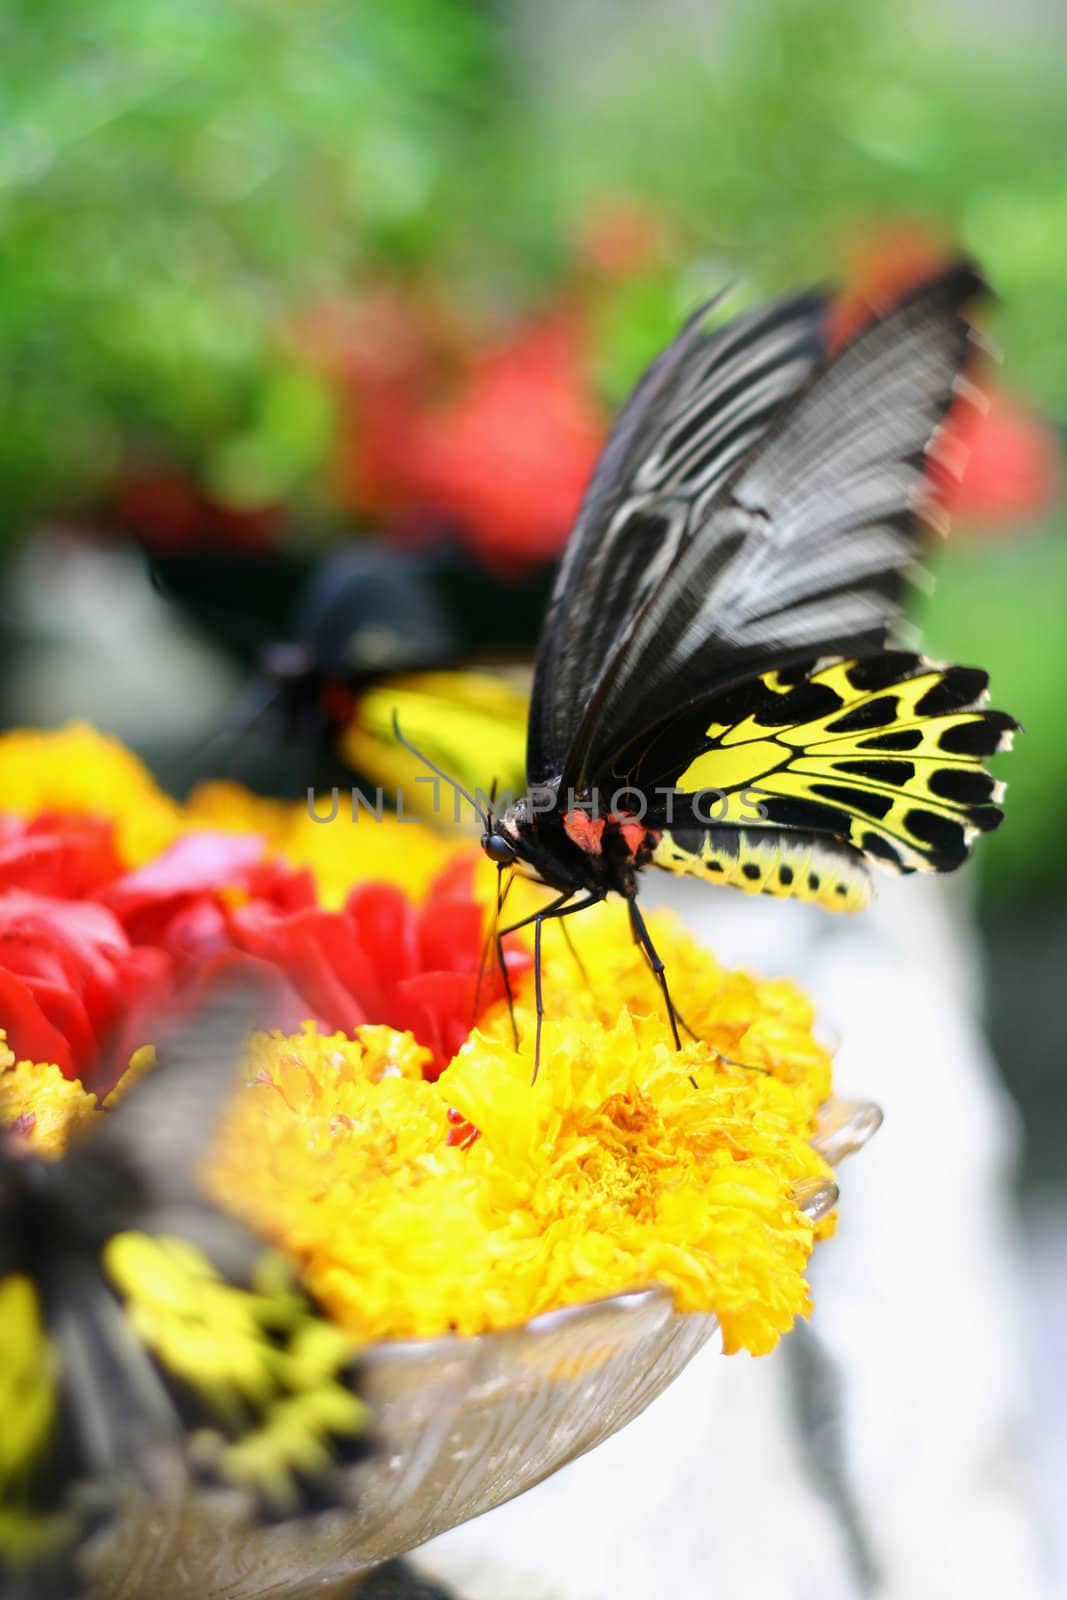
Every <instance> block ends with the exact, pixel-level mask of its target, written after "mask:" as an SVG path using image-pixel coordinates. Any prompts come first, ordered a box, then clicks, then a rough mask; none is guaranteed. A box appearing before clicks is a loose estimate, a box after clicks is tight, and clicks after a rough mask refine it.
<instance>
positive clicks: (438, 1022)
mask: <svg viewBox="0 0 1067 1600" xmlns="http://www.w3.org/2000/svg"><path fill="white" fill-rule="evenodd" d="M476 982H477V979H476V978H475V977H472V976H470V975H467V974H456V973H453V972H423V973H420V974H419V975H418V976H417V977H414V978H407V979H405V981H404V982H403V983H402V984H400V985H399V989H400V994H401V996H402V998H403V1001H404V1003H405V1009H406V1015H405V1017H404V1020H403V1022H402V1023H401V1024H398V1025H399V1026H404V1027H407V1028H409V1029H410V1030H411V1032H412V1033H413V1034H414V1035H415V1037H416V1039H417V1040H418V1041H419V1043H420V1044H424V1045H426V1047H427V1048H428V1049H429V1050H432V1051H433V1056H434V1060H433V1064H432V1066H431V1067H426V1068H424V1069H423V1072H424V1076H425V1077H427V1078H428V1079H429V1080H430V1081H431V1082H433V1081H434V1080H435V1079H436V1078H438V1077H440V1075H441V1073H442V1072H443V1071H444V1070H445V1068H446V1067H447V1066H448V1063H449V1062H450V1061H451V1060H452V1057H453V1056H454V1055H455V1053H456V1051H457V1050H458V1049H459V1048H460V1046H461V1045H462V1044H464V1043H465V1042H466V1040H467V1039H468V1038H469V1037H470V1031H471V1023H472V1021H473V1017H474V990H475V984H476Z"/></svg>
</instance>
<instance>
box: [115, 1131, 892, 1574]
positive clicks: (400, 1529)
mask: <svg viewBox="0 0 1067 1600" xmlns="http://www.w3.org/2000/svg"><path fill="white" fill-rule="evenodd" d="M880 1122H881V1112H880V1111H879V1109H878V1107H877V1106H875V1105H872V1104H870V1103H869V1102H866V1101H844V1100H837V1099H834V1100H830V1101H828V1102H827V1104H826V1105H825V1106H824V1107H823V1109H822V1112H821V1114H820V1118H819V1124H818V1127H817V1129H816V1132H815V1135H814V1137H813V1139H812V1143H813V1145H814V1146H815V1148H816V1149H817V1150H819V1151H820V1153H821V1154H822V1155H824V1156H825V1158H826V1159H827V1160H828V1161H829V1162H830V1163H831V1164H833V1165H836V1164H837V1163H838V1162H839V1161H841V1160H843V1159H844V1158H845V1157H846V1156H848V1155H851V1154H852V1153H853V1152H854V1151H856V1150H859V1149H861V1148H862V1146H863V1145H864V1144H866V1142H867V1140H868V1139H869V1138H870V1137H871V1135H872V1134H873V1133H874V1132H875V1130H876V1129H877V1127H878V1125H879V1123H880ZM795 1192H796V1197H797V1201H798V1204H799V1205H800V1206H801V1208H802V1209H803V1210H804V1211H805V1212H806V1213H807V1215H808V1216H809V1217H811V1218H812V1219H813V1220H815V1219H818V1218H819V1217H821V1216H824V1215H825V1214H826V1212H828V1211H829V1210H830V1209H831V1208H832V1207H833V1206H834V1204H835V1203H836V1200H837V1186H836V1184H834V1183H832V1182H829V1181H820V1180H818V1179H811V1180H808V1181H807V1182H806V1183H805V1184H804V1185H803V1186H798V1188H797V1190H796V1191H795ZM717 1334H718V1323H717V1321H716V1318H715V1317H714V1316H711V1315H707V1314H701V1313H686V1314H681V1313H679V1312H676V1311H675V1310H674V1307H673V1304H672V1301H671V1296H670V1294H669V1292H668V1291H667V1290H666V1289H662V1288H651V1289H643V1290H637V1291H634V1292H633V1293H630V1294H621V1295H614V1296H612V1297H611V1298H610V1299H604V1300H597V1301H590V1302H586V1303H583V1304H581V1305H575V1306H568V1307H565V1308H564V1309H562V1310H559V1311H550V1312H547V1313H545V1314H544V1315H543V1316H539V1317H534V1318H533V1319H532V1320H531V1321H529V1322H526V1323H523V1324H522V1325H521V1326H519V1327H515V1328H508V1329H505V1330H503V1331H502V1332H499V1333H487V1334H482V1335H479V1336H478V1337H476V1338H460V1337H458V1336H456V1335H449V1336H447V1337H444V1338H440V1339H428V1340H418V1341H396V1342H389V1343H382V1344H378V1345H374V1346H372V1347H371V1348H370V1349H369V1350H367V1351H366V1352H365V1380H366V1395H367V1399H368V1402H369V1404H370V1405H371V1407H372V1409H373V1411H374V1415H375V1420H376V1434H377V1440H378V1449H377V1451H376V1453H375V1455H374V1456H373V1457H372V1459H371V1460H370V1461H368V1462H367V1463H366V1465H364V1466H362V1467H360V1468H359V1469H358V1473H359V1476H358V1478H357V1488H358V1498H357V1506H358V1509H356V1510H354V1511H353V1510H348V1509H346V1510H343V1511H337V1512H331V1513H328V1514H326V1515H323V1516H321V1517H318V1518H315V1519H314V1520H312V1521H310V1522H309V1523H308V1524H307V1525H306V1526H301V1527H299V1528H294V1527H293V1526H292V1525H286V1526H279V1527H263V1526H259V1525H254V1524H251V1523H249V1522H248V1520H247V1516H246V1512H245V1506H244V1502H243V1500H242V1499H241V1498H240V1497H238V1496H230V1495H227V1494H224V1493H213V1494H211V1495H205V1494H203V1493H200V1494H198V1495H196V1496H195V1497H190V1498H189V1499H188V1500H187V1501H185V1502H184V1503H182V1504H180V1505H177V1506H167V1507H165V1508H160V1509H153V1510H152V1511H138V1512H137V1513H136V1514H132V1513H131V1514H129V1515H127V1516H126V1517H124V1518H123V1520H122V1521H120V1522H119V1523H118V1524H117V1525H116V1526H114V1527H112V1528H110V1529H108V1530H107V1531H106V1532H105V1533H104V1534H103V1535H102V1536H100V1538H98V1539H97V1541H96V1542H95V1543H94V1545H93V1546H92V1547H91V1549H90V1551H89V1553H88V1558H87V1575H88V1577H89V1580H90V1586H91V1594H92V1596H93V1600H146V1597H148V1596H151V1597H152V1600H265V1597H268V1596H269V1597H270V1600H296V1597H298V1596H304V1595H308V1594H310V1593H311V1592H314V1594H315V1595H317V1596H321V1597H323V1600H326V1597H328V1596H331V1595H334V1594H336V1595H337V1596H341V1595H345V1594H348V1593H349V1592H350V1591H351V1589H352V1588H353V1586H354V1584H355V1583H356V1580H357V1579H358V1578H359V1576H360V1574H362V1573H365V1572H367V1571H369V1570H370V1569H371V1568H372V1567H374V1566H376V1565H378V1563H379V1562H382V1561H386V1560H389V1559H391V1558H392V1557H394V1556H398V1555H403V1554H404V1553H405V1552H406V1551H408V1550H412V1549H414V1548H415V1547H416V1546H417V1545H420V1544H423V1543H425V1541H426V1540H428V1539H432V1538H433V1537H434V1536H435V1535H436V1534H439V1533H444V1532H446V1531H447V1530H448V1529H449V1528H454V1527H456V1526H457V1525H458V1524H459V1523H461V1522H465V1521H466V1520H467V1519H468V1518H470V1517H476V1516H478V1515H480V1514H481V1513H482V1512H483V1511H488V1510H491V1509H492V1507H494V1506H498V1505H501V1504H503V1502H504V1501H505V1500H510V1499H512V1497H513V1496H515V1495H517V1494H521V1493H522V1492H523V1491H524V1490H525V1489H529V1488H532V1487H533V1485H534V1484H535V1483H539V1482H540V1481H541V1479H542V1478H546V1477H548V1476H549V1474H550V1473H552V1472H555V1471H557V1470H558V1469H559V1468H560V1467H562V1466H565V1465H566V1463H567V1462H568V1461H573V1460H574V1458H575V1457H576V1456H580V1455H583V1454H584V1453H585V1452H586V1451H587V1450H591V1449H593V1447H594V1446H595V1445H597V1444H600V1443H601V1442H602V1441H603V1440H604V1439H607V1438H608V1437H609V1436H610V1435H611V1434H613V1433H615V1432H617V1431H618V1429H619V1428H622V1427H625V1425H626V1423H628V1422H630V1421H632V1420H633V1418H634V1417H636V1416H638V1415H639V1413H640V1412H642V1411H643V1410H644V1409H645V1407H646V1406H647V1405H649V1404H650V1403H651V1402H652V1401H653V1400H655V1399H656V1397H657V1396H658V1395H660V1394H662V1392H663V1390H664V1389H665V1388H666V1387H667V1385H668V1384H669V1383H671V1382H672V1381H673V1379H674V1378H676V1377H677V1376H678V1374H679V1373H680V1372H681V1371H682V1369H683V1368H684V1367H685V1366H686V1364H687V1363H688V1362H689V1361H690V1360H691V1359H692V1357H693V1356H694V1355H695V1354H696V1353H697V1351H698V1350H700V1349H702V1348H703V1347H704V1346H705V1345H706V1344H707V1343H708V1341H709V1340H710V1339H712V1338H714V1337H716V1336H717Z"/></svg>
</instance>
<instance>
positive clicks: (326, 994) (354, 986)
mask: <svg viewBox="0 0 1067 1600" xmlns="http://www.w3.org/2000/svg"><path fill="white" fill-rule="evenodd" d="M262 850H263V841H262V840H261V839H260V838H258V837H257V836H255V835H251V834H228V833H221V832H213V831H210V830H204V831H201V832H197V833H190V834H187V835H185V836H183V837H182V838H180V839H179V840H177V842H176V843H175V844H173V845H172V846H171V847H170V849H169V850H167V851H165V852H164V854H163V855H161V856H159V857H158V859H156V860H155V861H152V862H150V863H149V864H148V865H146V866H144V867H141V868H139V869H137V870H136V871H132V872H123V871H122V870H121V868H120V865H119V862H118V859H117V857H116V855H115V852H114V846H113V842H112V829H111V825H110V824H108V823H104V822H98V821H95V820H93V819H91V818H89V819H87V818H77V819H70V818H62V817H40V818H38V819H36V820H35V821H34V822H33V823H30V824H26V823H23V822H19V821H15V820H12V819H6V820H5V819H0V1026H3V1027H4V1028H6V1030H7V1037H8V1043H9V1045H10V1047H11V1049H12V1050H13V1051H14V1052H15V1055H16V1057H17V1058H19V1059H29V1060H35V1061H52V1062H55V1063H56V1065H57V1066H59V1068H60V1069H61V1070H62V1072H63V1073H64V1074H65V1075H66V1076H67V1077H79V1078H81V1079H82V1081H83V1082H84V1083H85V1084H86V1085H87V1087H89V1088H91V1089H94V1090H97V1091H98V1092H100V1093H106V1091H107V1090H108V1089H109V1088H110V1087H111V1084H112V1083H113V1082H114V1080H115V1078H116V1077H117V1075H118V1073H119V1072H120V1071H121V1069H122V1068H123V1067H124V1066H125V1064H126V1062H127V1060H128V1058H129V1055H130V1053H131V1051H132V1050H134V1049H135V1048H136V1047H137V1046H138V1045H141V1044H145V1043H147V1042H149V1040H151V1039H152V1038H153V1037H154V1036H155V1035H156V1034H157V1033H158V1031H159V1021H160V1018H159V1015H158V1014H157V1013H158V1012H159V1011H160V1010H161V1008H162V1006H163V1004H164V1002H165V1003H166V1006H167V1008H168V1010H169V1011H170V1012H174V1011H178V1012H180V1011H181V1010H182V1009H183V1007H184V1006H185V1004H186V1003H189V1001H190V996H193V995H195V994H196V992H198V990H199V988H200V986H201V985H202V984H203V983H204V982H205V981H207V980H209V979H210V978H212V977H213V976H217V975H218V974H219V973H220V972H221V971H223V970H224V969H228V968H233V967H247V968H249V969H253V970H254V971H255V972H256V973H257V974H258V975H260V976H262V977H265V978H271V979H273V980H275V984H274V987H275V989H276V994H277V998H276V1001H275V1003H274V1007H273V1010H272V1013H271V1020H272V1022H273V1023H274V1024H275V1025H277V1026H281V1027H285V1028H287V1029H289V1030H292V1029H294V1028H295V1027H297V1026H298V1025H299V1023H300V1022H301V1021H303V1019H304V1018H305V1017H307V1016H309V1015H310V1016H312V1017H314V1018H315V1019H316V1020H317V1021H319V1022H320V1023H321V1024H323V1025H324V1026H325V1027H328V1028H336V1029H341V1030H343V1031H345V1032H350V1031H351V1030H352V1029H353V1028H355V1027H357V1026H358V1025H359V1024H361V1023H364V1022H380V1023H385V1024H387V1025H389V1026H391V1027H394V1028H399V1029H409V1030H410V1031H411V1032H412V1033H414V1035H415V1036H416V1038H417V1039H419V1040H420V1041H421V1043H423V1044H425V1045H426V1046H427V1047H428V1048H429V1049H430V1050H431V1051H432V1052H433V1058H434V1059H433V1068H432V1075H434V1076H436V1075H437V1074H438V1073H439V1072H440V1071H442V1070H443V1068H444V1067H445V1066H446V1065H447V1064H448V1062H449V1061H450V1060H451V1058H452V1056H453V1055H454V1054H455V1053H456V1051H457V1050H458V1049H459V1047H460V1045H461V1044H462V1043H463V1041H464V1040H465V1039H466V1037H467V1034H468V1033H469V1031H470V1027H471V1024H472V1022H473V1020H474V1016H475V1012H476V1010H477V1011H479V1012H480V1011H481V1010H482V1009H484V1008H485V1007H486V1006H488V1005H489V1004H490V1003H491V1002H492V1001H494V1000H496V999H497V998H498V997H499V996H500V995H501V994H502V993H503V980H502V979H501V977H500V974H499V971H498V969H497V967H496V964H495V962H494V963H492V964H491V965H490V966H489V968H488V970H487V972H486V973H485V975H484V978H483V980H482V982H481V984H480V986H479V978H478V972H479V966H480V962H481V956H482V943H483V940H482V924H483V911H482V908H481V906H479V905H478V904H476V903H475V901H474V900H473V899H472V872H473V868H472V865H471V863H470V861H469V860H468V861H464V862H460V863H457V864H453V866H452V867H450V868H449V869H448V870H447V871H446V872H445V873H443V874H442V875H441V877H440V878H439V879H438V881H437V883H436V884H435V885H434V887H433V889H432V890H431V891H430V894H429V895H428V897H427V898H426V900H425V902H424V904H422V905H421V906H415V905H413V904H412V903H411V902H410V901H409V900H408V899H407V898H406V897H405V895H404V894H402V893H401V891H400V890H399V889H396V888H393V887H391V886H389V885H386V884H373V883H372V884H364V885H362V886H360V887H359V888H357V889H355V890H353V892H352V894H351V895H350V896H349V898H348V901H347V903H346V905H345V907H344V909H343V910H341V911H325V910H323V909H322V908H321V907H320V906H318V905H317V904H316V902H315V891H314V883H313V880H312V878H311V875H310V873H309V872H307V871H296V870H294V869H293V868H291V867H288V866H286V865H285V864H284V863H283V862H281V861H278V860H268V861H264V860H263V859H262ZM508 960H509V964H510V965H512V966H513V967H516V968H518V967H521V966H522V965H523V964H525V963H526V960H527V958H526V956H525V954H524V953H523V952H521V951H517V952H511V953H509V957H508ZM150 1013H152V1015H150Z"/></svg>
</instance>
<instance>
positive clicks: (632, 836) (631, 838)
mask: <svg viewBox="0 0 1067 1600" xmlns="http://www.w3.org/2000/svg"><path fill="white" fill-rule="evenodd" d="M611 820H612V822H617V823H618V824H619V832H620V833H621V834H622V836H623V838H624V839H625V840H626V848H627V850H629V852H630V854H631V855H632V856H635V855H636V854H637V852H638V851H639V850H640V848H641V846H642V845H643V844H644V842H645V832H646V829H645V825H644V823H643V822H637V821H633V820H631V821H629V822H628V821H627V820H626V818H625V817H612V818H611Z"/></svg>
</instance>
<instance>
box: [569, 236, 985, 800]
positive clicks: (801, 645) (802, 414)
mask: <svg viewBox="0 0 1067 1600" xmlns="http://www.w3.org/2000/svg"><path fill="white" fill-rule="evenodd" d="M980 288H981V282H980V279H979V278H978V276H977V274H976V273H975V272H974V271H973V269H972V268H970V267H969V266H966V265H961V266H958V267H956V268H955V269H953V270H952V271H950V272H948V273H945V274H944V275H943V276H942V277H940V278H937V279H935V280H933V281H932V282H930V283H928V284H926V285H924V286H923V287H922V288H921V289H919V290H917V291H916V292H915V294H913V295H912V296H911V297H910V298H909V299H908V300H906V301H905V302H903V303H902V304H901V305H900V306H898V307H897V308H896V309H895V310H893V311H892V312H890V313H889V314H888V315H887V316H885V317H884V318H882V319H881V320H880V321H878V322H876V323H874V324H872V325H871V326H870V327H869V328H868V329H866V330H865V331H864V332H863V333H861V334H860V335H859V336H858V337H857V338H856V339H855V341H854V342H853V343H852V344H851V345H850V346H849V347H847V348H846V349H845V350H844V351H843V352H842V353H841V354H840V355H838V356H837V357H836V358H835V359H834V360H833V361H832V362H830V363H829V364H827V365H825V367H824V368H823V369H821V370H820V371H819V373H818V374H817V375H816V376H815V377H813V378H812V380H811V381H809V382H808V383H806V384H805V385H804V386H803V387H802V388H801V389H800V390H799V391H798V392H797V393H796V394H795V395H793V396H792V397H791V398H790V399H789V400H787V401H786V402H785V403H783V404H782V405H780V406H779V407H778V409H777V411H776V412H775V414H774V417H773V419H772V421H771V423H770V426H769V427H768V428H767V429H766V431H765V434H764V436H763V437H762V439H761V440H760V442H759V444H758V446H757V447H756V448H755V450H754V451H753V452H752V454H751V456H750V458H749V459H747V461H746V462H745V463H743V464H742V466H741V468H740V470H739V471H738V472H737V473H735V474H734V475H733V476H732V477H731V478H729V479H728V481H727V482H726V483H725V484H724V485H722V486H721V487H720V488H719V489H718V490H717V492H716V494H715V496H714V497H713V500H712V502H711V503H709V504H707V505H706V507H705V508H704V511H703V514H702V517H701V520H700V521H699V524H698V525H694V526H693V528H692V531H691V533H690V534H689V536H688V537H687V538H686V540H685V541H684V543H683V545H682V547H681V548H680V549H679V551H678V553H677V556H676V558H675V559H673V560H672V561H671V562H670V564H669V567H668V569H667V571H666V572H665V574H664V575H663V576H662V577H661V578H660V579H659V581H658V582H657V584H656V585H655V587H654V589H653V590H652V592H651V593H650V594H649V595H648V596H647V598H646V599H645V600H644V602H643V604H642V606H641V608H640V611H639V612H638V614H637V615H636V617H635V618H634V619H633V620H632V621H629V622H626V623H625V624H624V625H623V626H622V627H621V628H620V630H619V632H618V633H617V635H616V643H615V647H614V650H613V651H612V653H611V655H610V658H609V660H608V661H607V663H606V664H604V663H601V662H592V661H588V660H584V642H583V638H582V636H581V635H579V636H578V637H577V638H575V639H573V640H571V641H569V648H570V649H571V651H572V652H574V653H576V654H579V655H581V656H582V657H583V660H584V665H585V667H586V671H587V682H590V683H597V684H598V687H597V688H596V690H595V691H594V693H593V695H592V697H591V699H590V701H589V705H588V709H587V710H586V713H585V716H584V719H583V722H582V726H581V728H580V729H579V730H578V732H577V734H576V735H575V740H574V744H573V746H572V748H571V750H570V752H569V754H568V756H567V758H566V761H565V763H564V773H563V781H564V785H565V786H566V787H574V788H575V789H577V790H579V791H581V790H584V789H586V788H589V787H595V786H596V785H597V784H598V783H599V782H600V780H601V778H602V777H603V776H604V775H606V774H608V773H610V772H611V771H612V770H613V769H614V767H615V766H616V764H617V761H616V758H617V756H618V752H619V751H620V750H621V749H622V748H623V747H624V746H625V745H626V744H628V743H629V742H630V740H631V739H633V738H635V737H638V736H640V735H641V734H643V733H645V732H646V731H647V730H648V729H649V728H652V727H655V726H656V725H657V724H659V723H662V722H663V721H665V720H666V719H667V718H669V717H670V716H671V715H672V713H673V712H674V711H675V710H676V709H677V707H678V705H679V704H684V703H687V702H689V701H692V700H694V699H695V698H696V697H697V696H699V695H700V694H702V693H708V692H711V691H713V690H715V689H717V688H719V687H724V686H726V685H727V684H730V683H736V682H739V681H743V680H744V679H745V678H752V677H755V676H757V675H758V674H759V673H760V672H762V671H764V670H768V669H771V668H774V667H783V668H784V667H787V666H789V665H790V664H792V663H796V662H800V661H803V660H805V659H808V660H810V659H811V658H812V657H813V656H819V655H829V654H842V655H845V654H847V655H859V654H864V653H868V652H870V651H872V650H875V649H877V648H879V647H881V646H883V645H884V644H885V643H886V640H887V636H888V633H889V630H890V627H891V625H892V624H893V622H894V621H895V619H896V617H897V615H898V613H899V610H900V606H901V604H902V602H903V599H904V597H905V594H906V592H907V585H908V580H909V578H910V577H911V576H912V574H913V572H914V569H915V564H916V559H917V552H918V546H919V536H920V533H921V531H922V526H923V522H922V518H923V512H924V508H925V506H926V504H927V499H928V486H927V483H926V461H927V454H926V453H927V451H928V450H929V449H930V447H931V444H932V441H934V439H935V437H936V434H937V430H938V428H939V426H940V424H941V422H942V420H943V418H944V415H945V413H946V411H947V409H948V407H949V405H950V404H951V402H952V400H953V397H954V395H955V394H956V393H957V389H958V386H959V382H960V377H961V373H962V371H963V369H964V368H965V367H966V366H967V364H968V361H969V359H970V357H971V355H972V352H973V349H974V341H973V336H972V329H971V325H970V323H969V322H968V321H967V319H966V317H965V315H964V311H965V308H966V307H967V306H968V305H969V304H970V303H971V302H972V301H973V300H974V299H975V297H976V295H977V294H978V293H979V291H980Z"/></svg>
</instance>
